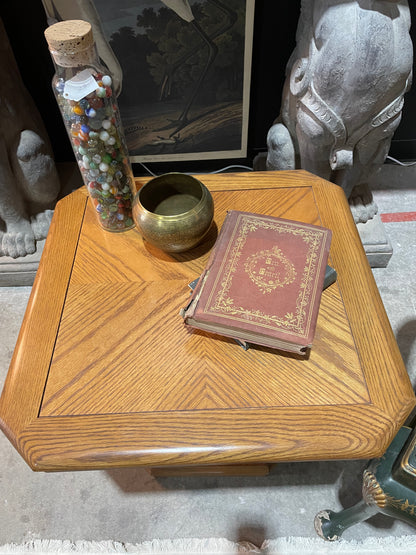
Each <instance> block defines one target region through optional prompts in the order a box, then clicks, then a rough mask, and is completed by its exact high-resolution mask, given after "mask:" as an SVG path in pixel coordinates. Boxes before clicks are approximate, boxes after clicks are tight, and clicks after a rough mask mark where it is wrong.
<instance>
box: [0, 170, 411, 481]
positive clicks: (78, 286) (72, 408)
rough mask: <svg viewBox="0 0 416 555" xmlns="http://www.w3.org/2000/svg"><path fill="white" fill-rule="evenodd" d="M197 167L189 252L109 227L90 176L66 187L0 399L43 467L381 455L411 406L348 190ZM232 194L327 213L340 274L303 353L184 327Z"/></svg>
mask: <svg viewBox="0 0 416 555" xmlns="http://www.w3.org/2000/svg"><path fill="white" fill-rule="evenodd" d="M198 177H199V179H201V181H202V182H203V183H204V184H205V185H206V186H207V187H208V188H209V189H210V190H211V192H212V195H213V198H214V203H215V217H214V220H215V221H214V225H213V227H212V229H211V232H210V234H209V235H208V236H207V238H206V239H205V240H204V242H203V243H202V244H201V245H200V246H199V247H197V248H195V249H193V250H192V251H189V252H186V253H183V254H178V255H168V254H165V253H163V252H161V251H159V250H157V249H156V248H152V247H151V246H149V245H147V244H145V243H144V242H143V240H142V238H141V236H140V234H139V233H138V231H137V230H135V229H133V230H130V231H128V232H125V233H121V234H112V233H109V232H106V231H101V230H100V228H99V227H98V224H96V221H95V216H94V214H93V209H92V207H91V205H90V202H89V200H88V198H87V194H86V192H85V190H84V188H81V189H79V190H77V191H75V192H74V193H72V194H70V195H69V196H67V197H65V198H64V199H63V200H61V201H60V202H59V203H58V205H57V208H56V211H55V214H54V218H53V221H52V225H51V228H50V232H49V235H48V238H47V241H46V244H45V248H44V252H43V256H42V259H41V263H40V266H39V270H38V272H37V276H36V279H35V283H34V285H33V290H32V294H31V297H30V300H29V303H28V307H27V311H26V314H25V317H24V321H23V324H22V328H21V332H20V335H19V339H18V341H17V345H16V348H15V352H14V356H13V359H12V362H11V366H10V369H9V373H8V376H7V378H6V382H5V386H4V390H3V393H2V397H1V400H0V425H1V428H2V430H3V431H4V433H5V434H6V435H7V437H8V438H9V439H10V441H11V442H12V444H13V445H14V446H15V447H16V449H17V450H18V451H19V452H20V453H21V455H22V457H23V458H24V459H25V460H26V461H27V463H28V464H29V465H30V467H31V468H32V469H33V470H45V471H59V470H83V469H99V468H108V467H116V466H135V465H141V466H148V467H161V468H162V469H163V468H167V467H178V466H181V467H183V466H185V467H194V466H205V465H219V466H220V467H222V468H223V469H227V468H230V465H252V464H259V465H260V466H261V464H262V463H272V462H278V461H301V460H318V459H326V460H328V459H352V458H370V457H375V456H379V455H381V454H382V453H383V452H384V450H385V449H386V447H387V446H388V444H389V443H390V442H391V440H392V438H393V437H394V435H395V434H396V432H397V430H398V429H399V428H400V426H401V425H402V424H403V422H404V420H405V419H406V417H407V416H408V414H409V413H410V411H411V410H412V408H413V407H414V404H415V397H414V393H413V390H412V387H411V384H410V381H409V379H408V375H407V372H406V369H405V367H404V365H403V362H402V359H401V356H400V353H399V350H398V347H397V343H396V341H395V339H394V336H393V333H392V330H391V327H390V324H389V321H388V319H387V316H386V313H385V311H384V308H383V305H382V302H381V300H380V296H379V293H378V290H377V287H376V284H375V282H374V279H373V276H372V273H371V270H370V267H369V265H368V263H367V259H366V256H365V253H364V250H363V248H362V245H361V242H360V238H359V235H358V233H357V230H356V227H355V225H354V222H353V219H352V216H351V213H350V210H349V207H348V203H347V201H346V199H345V195H344V193H343V191H342V190H341V189H340V188H339V187H337V186H336V185H333V184H331V183H328V182H327V181H324V180H322V179H321V178H318V177H316V176H313V175H312V174H309V173H306V172H303V171H293V172H254V173H236V174H223V175H202V176H198ZM145 181H147V179H144V178H143V179H137V185H138V187H140V186H141V185H142V184H143V183H144V182H145ZM231 208H232V209H237V210H247V211H252V212H259V213H264V214H270V215H273V216H280V217H283V218H288V219H295V220H301V221H305V222H310V223H313V224H319V225H323V226H326V227H329V228H330V229H332V232H333V238H332V245H331V251H330V261H329V262H330V264H331V265H332V266H333V267H334V268H335V269H336V270H337V272H338V280H337V282H336V283H335V284H334V285H332V286H331V287H329V288H328V289H327V290H325V291H324V293H323V296H322V302H321V306H320V312H319V320H318V326H317V332H316V337H315V342H314V345H313V348H312V350H311V353H310V357H309V358H308V359H307V360H303V359H301V358H296V356H292V355H289V354H286V355H285V354H282V353H279V352H277V351H272V350H270V349H265V348H252V349H249V350H248V351H244V350H243V349H242V348H241V347H239V346H238V345H237V344H236V343H235V342H234V341H232V340H228V339H225V338H224V339H222V338H213V336H209V335H208V334H205V333H204V332H196V331H195V332H190V331H188V330H187V329H185V327H184V325H183V322H182V319H181V317H180V315H179V310H180V309H181V308H182V307H183V306H184V305H185V304H186V302H187V300H188V297H189V289H188V283H189V282H190V281H192V280H193V279H195V278H196V277H198V275H199V274H200V273H201V271H202V269H203V267H204V265H205V262H206V260H207V257H208V255H209V250H210V248H211V247H212V245H213V243H214V241H215V238H216V230H218V229H219V228H220V227H221V225H222V222H223V219H224V217H225V214H226V211H227V210H228V209H231Z"/></svg>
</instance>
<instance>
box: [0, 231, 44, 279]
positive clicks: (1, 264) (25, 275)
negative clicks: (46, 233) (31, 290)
mask: <svg viewBox="0 0 416 555" xmlns="http://www.w3.org/2000/svg"><path fill="white" fill-rule="evenodd" d="M44 244H45V239H43V240H42V241H37V242H36V252H35V253H34V254H28V255H26V256H23V257H21V258H11V257H10V256H0V287H18V286H23V285H33V281H34V279H35V276H36V272H37V270H38V266H39V261H40V257H41V256H42V251H43V246H44Z"/></svg>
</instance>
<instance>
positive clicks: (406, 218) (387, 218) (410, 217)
mask: <svg viewBox="0 0 416 555" xmlns="http://www.w3.org/2000/svg"><path fill="white" fill-rule="evenodd" d="M380 218H381V221H382V222H384V223H388V222H414V221H416V212H393V213H391V214H380Z"/></svg>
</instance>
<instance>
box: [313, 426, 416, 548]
mask: <svg viewBox="0 0 416 555" xmlns="http://www.w3.org/2000/svg"><path fill="white" fill-rule="evenodd" d="M362 491H363V499H362V500H361V501H359V502H358V503H357V504H356V505H354V506H353V507H350V508H348V509H344V510H342V511H338V512H335V511H331V510H324V511H320V512H319V513H318V514H317V515H316V517H315V530H316V532H317V533H318V535H319V536H321V538H323V539H325V540H329V541H335V540H338V539H339V538H340V537H341V535H342V533H343V532H344V530H346V529H347V528H349V527H350V526H353V525H354V524H357V523H358V522H362V521H363V520H366V519H367V518H370V517H371V516H373V515H375V514H376V513H383V514H385V515H388V516H391V517H393V518H398V519H400V520H404V521H406V522H408V523H409V524H412V525H416V430H413V429H412V428H408V427H405V426H404V427H402V428H401V429H400V430H399V432H398V433H397V435H396V437H395V438H394V440H393V441H392V443H391V444H390V446H389V448H388V449H387V451H386V452H385V454H384V455H383V456H382V457H381V458H378V459H373V460H372V461H370V463H369V465H368V466H367V468H366V469H365V470H364V474H363V488H362Z"/></svg>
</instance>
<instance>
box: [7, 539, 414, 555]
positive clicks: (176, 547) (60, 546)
mask: <svg viewBox="0 0 416 555" xmlns="http://www.w3.org/2000/svg"><path fill="white" fill-rule="evenodd" d="M6 553H7V554H9V553H10V554H16V553H37V554H39V553H40V554H42V553H47V554H51V553H57V554H60V553H86V554H92V553H100V554H105V553H109V554H111V553H137V554H143V553H149V554H150V553H151V554H153V555H155V554H159V553H160V554H164V553H169V554H170V555H182V554H192V553H195V554H198V553H206V554H215V553H222V554H230V555H232V554H233V553H249V554H250V553H251V554H253V555H254V554H259V555H323V554H327V553H338V554H344V555H349V554H354V555H379V554H380V553H389V554H398V553H402V554H403V555H404V554H406V555H416V535H415V536H402V537H395V536H389V537H383V538H375V537H370V538H367V539H365V540H362V541H346V540H343V539H341V540H340V541H337V542H333V543H332V542H325V541H324V540H321V539H320V538H300V537H289V538H280V539H277V540H266V541H265V542H264V543H263V545H262V546H261V547H260V548H259V547H256V546H255V545H253V544H251V543H249V542H238V543H234V542H231V541H229V540H226V539H222V538H204V539H198V538H188V539H176V540H152V541H146V542H143V543H140V544H132V543H122V542H113V541H103V542H95V541H76V542H71V541H59V540H35V541H31V542H27V543H24V544H21V545H18V544H7V545H3V546H0V554H6Z"/></svg>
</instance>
